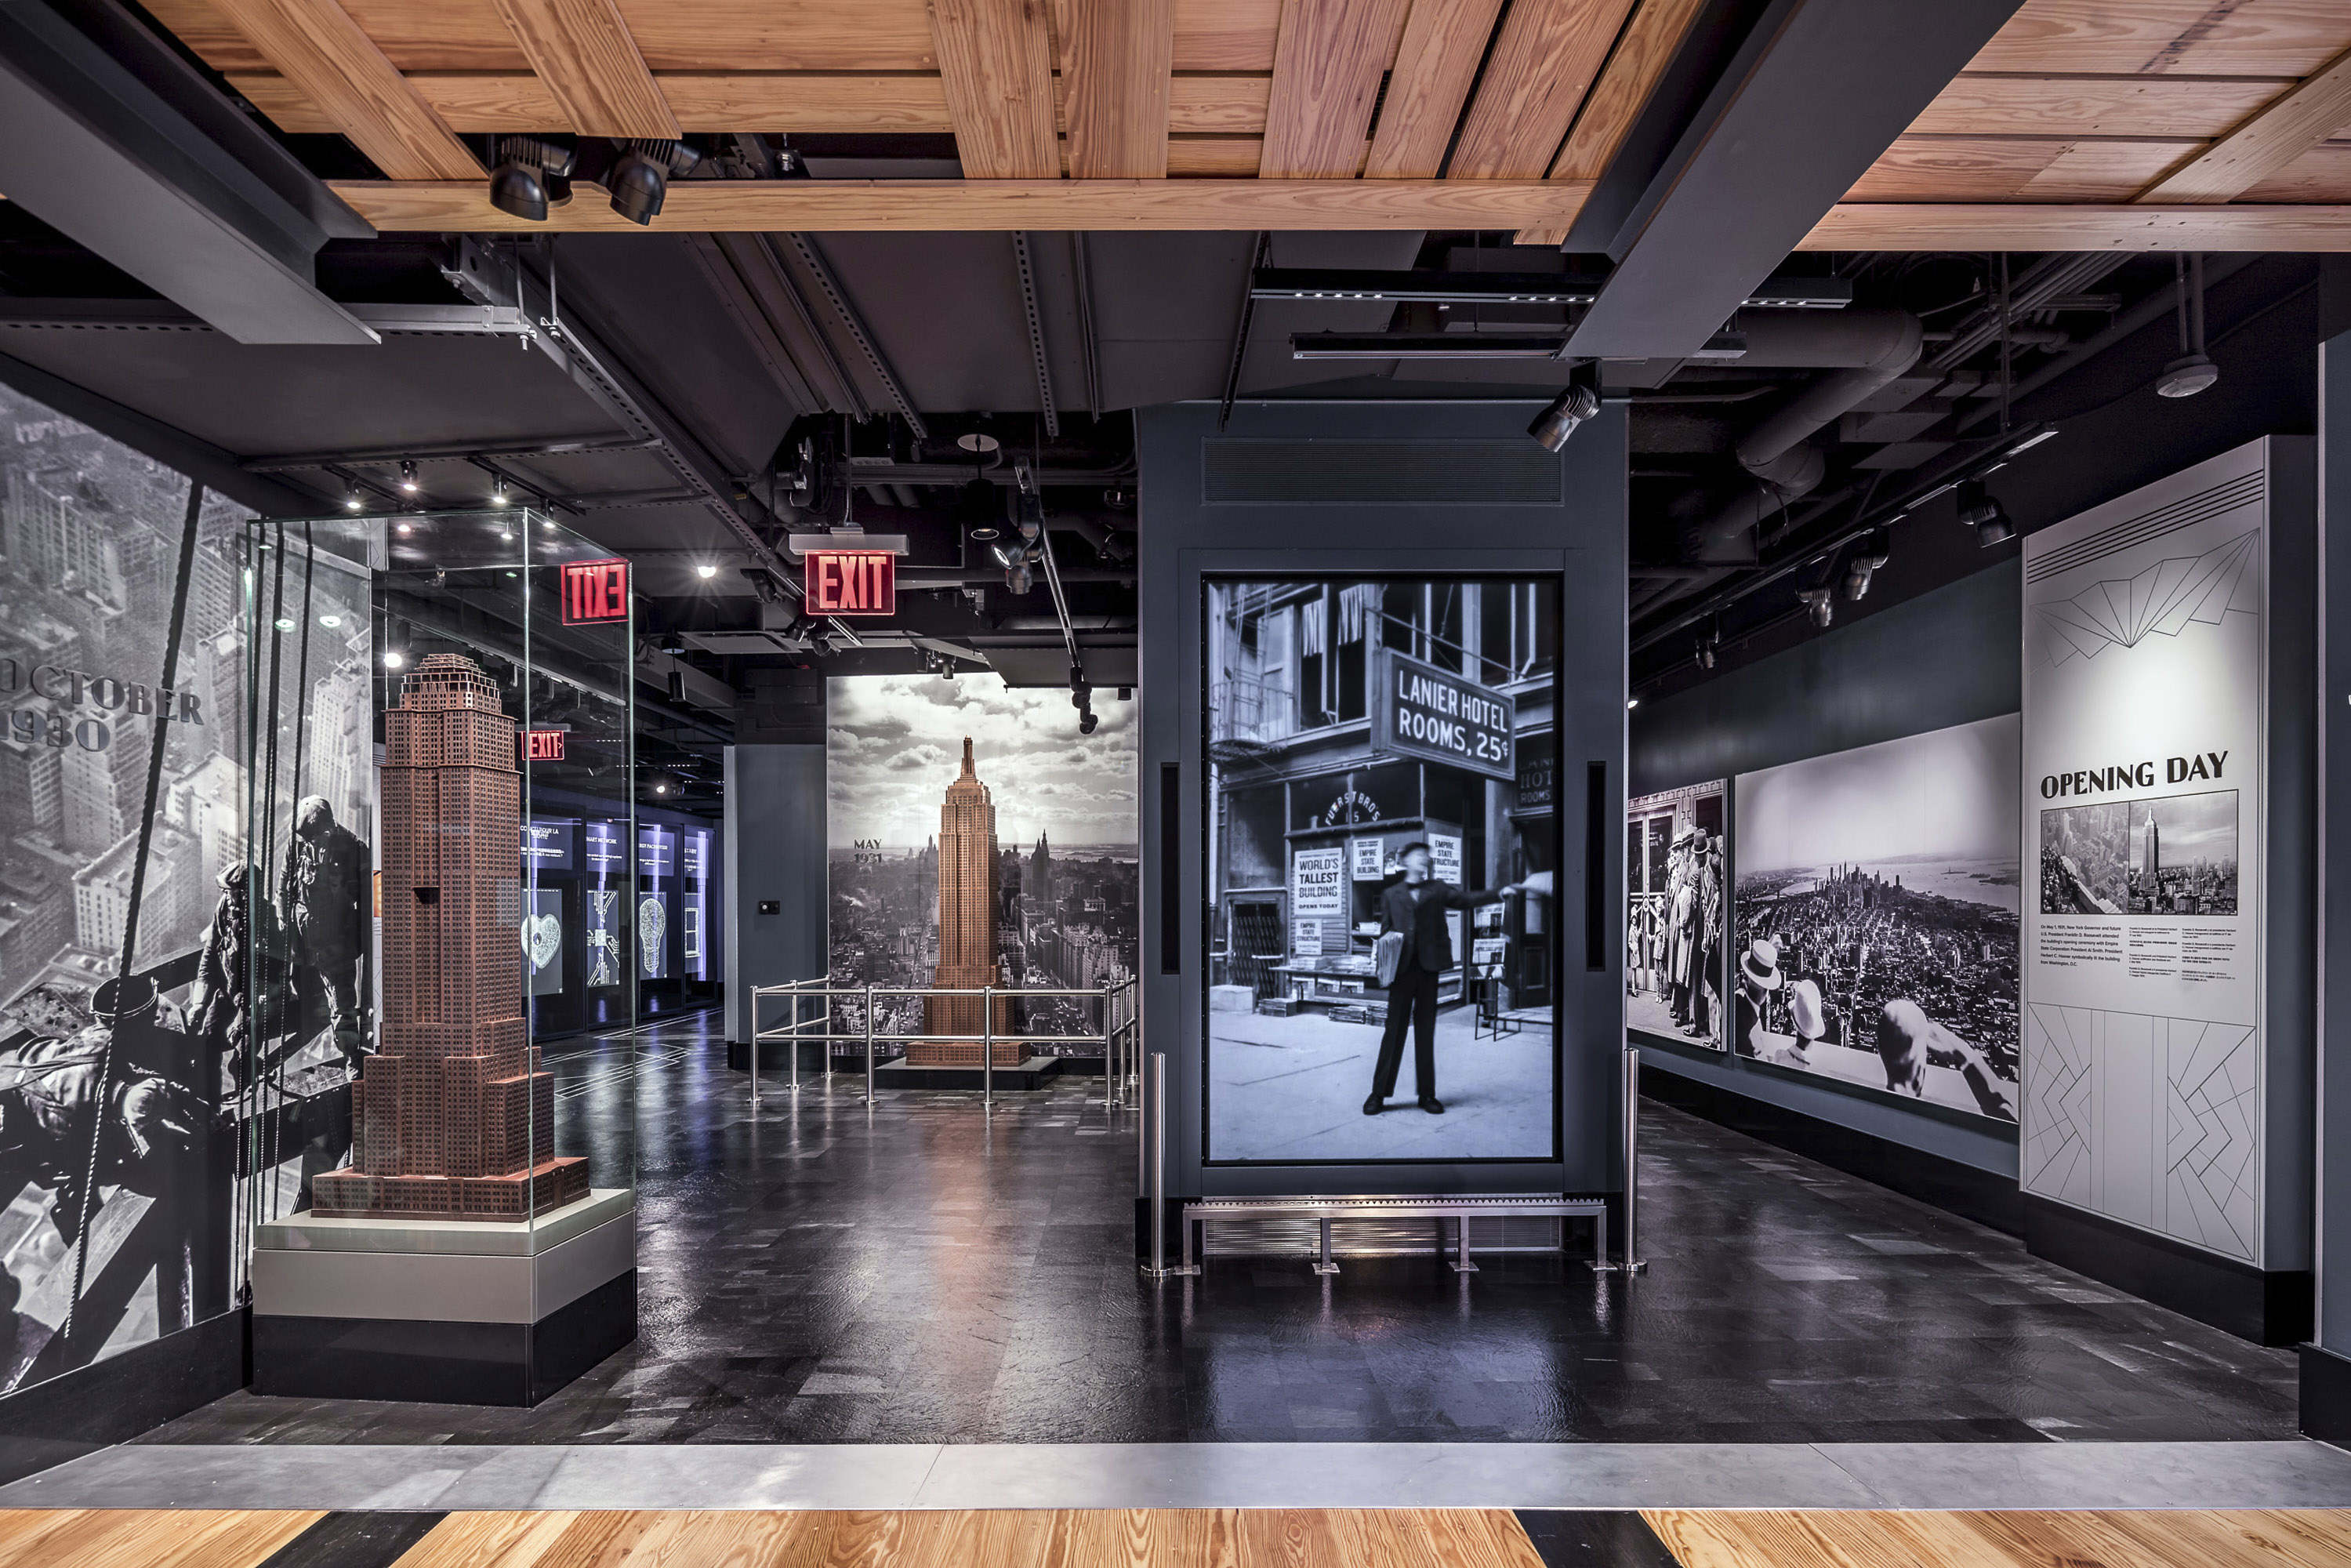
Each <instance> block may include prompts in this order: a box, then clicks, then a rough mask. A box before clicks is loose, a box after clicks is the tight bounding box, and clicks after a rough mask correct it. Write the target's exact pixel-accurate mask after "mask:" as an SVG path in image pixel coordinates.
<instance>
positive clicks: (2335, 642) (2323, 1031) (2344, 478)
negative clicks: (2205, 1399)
mask: <svg viewBox="0 0 2351 1568" xmlns="http://www.w3.org/2000/svg"><path fill="white" fill-rule="evenodd" d="M2319 386H2320V389H2321V390H2320V397H2319V401H2320V408H2321V411H2322V413H2321V419H2320V423H2319V497H2318V507H2319V513H2318V517H2319V528H2318V538H2319V545H2318V552H2319V569H2318V578H2319V592H2320V595H2321V598H2320V604H2319V617H2320V619H2319V628H2318V637H2319V681H2318V696H2319V702H2318V713H2319V731H2320V737H2321V738H2320V742H2319V746H2320V752H2319V758H2318V766H2319V786H2318V788H2319V815H2318V859H2319V864H2320V867H2321V869H2322V871H2323V873H2324V875H2323V878H2322V882H2321V892H2320V894H2319V898H2318V911H2317V913H2318V954H2319V975H2318V984H2317V993H2318V1020H2317V1023H2318V1083H2317V1101H2318V1127H2317V1143H2318V1148H2317V1161H2318V1181H2317V1187H2318V1214H2317V1226H2316V1230H2317V1246H2316V1249H2315V1250H2316V1254H2317V1257H2316V1266H2317V1270H2318V1336H2317V1337H2318V1343H2319V1344H2321V1345H2322V1346H2324V1347H2325V1348H2326V1349H2327V1350H2330V1351H2333V1352H2334V1353H2335V1354H2337V1355H2346V1356H2351V1152H2346V1151H2351V722H2346V711H2351V706H2346V705H2351V548H2346V544H2345V542H2344V539H2343V538H2342V536H2340V535H2337V534H2335V531H2334V530H2333V528H2331V527H2330V526H2329V525H2330V524H2331V523H2334V522H2338V521H2340V522H2345V523H2346V524H2351V332H2346V333H2345V334H2343V335H2342V336H2340V337H2337V338H2335V339H2333V340H2330V341H2328V342H2327V343H2326V344H2325V346H2324V347H2322V348H2321V349H2320V350H2319ZM2337 694H2343V695H2344V696H2345V698H2346V701H2345V703H2337V702H2336V700H2335V697H2336V695H2337ZM2336 1269H2341V1270H2344V1273H2343V1274H2341V1275H2339V1276H2338V1275H2336V1274H2335V1270H2336ZM2342 1419H2343V1417H2342V1416H2341V1414H2340V1412H2337V1413H2336V1415H2335V1421H2336V1424H2337V1427H2338V1428H2339V1427H2340V1424H2341V1421H2342ZM2304 1425H2305V1427H2306V1428H2308V1423H2307V1421H2305V1423H2304ZM2309 1429H2313V1430H2315V1428H2309ZM2329 1435H2330V1436H2332V1435H2333V1434H2332V1433H2330V1434H2329Z"/></svg>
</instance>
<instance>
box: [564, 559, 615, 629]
mask: <svg viewBox="0 0 2351 1568" xmlns="http://www.w3.org/2000/svg"><path fill="white" fill-rule="evenodd" d="M628 618H629V563H628V562H627V561H625V560H622V559H617V558H614V559H608V560H567V561H565V562H564V563H563V623H564V624H565V625H566V626H593V625H596V624H598V623H599V622H606V621H626V620H627V619H628Z"/></svg>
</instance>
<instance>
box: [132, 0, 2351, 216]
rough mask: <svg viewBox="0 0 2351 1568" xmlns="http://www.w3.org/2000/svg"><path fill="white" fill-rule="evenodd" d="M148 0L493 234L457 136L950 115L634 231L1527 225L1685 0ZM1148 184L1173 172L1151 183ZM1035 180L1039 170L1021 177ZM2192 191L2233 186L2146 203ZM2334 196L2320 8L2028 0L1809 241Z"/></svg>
mask: <svg viewBox="0 0 2351 1568" xmlns="http://www.w3.org/2000/svg"><path fill="white" fill-rule="evenodd" d="M148 9H149V10H150V11H151V12H152V14H153V15H154V16H156V17H157V18H158V19H159V20H160V21H162V23H163V24H164V25H165V26H169V27H170V28H171V29H172V30H173V31H174V32H175V33H177V34H178V36H179V37H181V38H182V39H183V41H184V42H185V43H186V44H188V46H189V47H192V48H193V49H194V50H195V51H196V53H197V54H199V55H200V56H202V57H204V59H205V60H206V61H207V62H208V63H210V64H211V65H213V66H214V68H218V69H219V70H221V71H222V72H224V73H225V75H226V76H227V77H228V78H229V80H230V81H231V83H232V84H233V85H234V86H235V89H237V90H238V91H240V92H242V93H243V94H244V95H245V96H246V98H247V99H249V100H250V101H251V102H252V103H253V104H254V105H255V107H256V109H257V110H260V111H261V112H262V113H263V114H265V115H266V116H268V117H269V119H270V120H273V121H274V122H276V123H277V125H279V126H280V127H281V128H283V129H285V130H287V131H303V132H319V131H332V132H340V133H342V134H344V135H346V136H348V137H350V140H351V141H353V142H354V143H355V144H356V145H358V146H359V147H360V150H361V151H362V152H366V153H367V154H368V156H369V157H370V158H371V159H372V160H373V161H374V162H376V163H377V164H378V166H379V167H381V169H382V170H383V171H384V172H385V174H386V175H387V176H388V177H389V178H390V180H392V181H393V182H397V183H400V184H402V185H405V186H406V187H408V188H406V189H394V188H392V187H389V186H386V185H384V184H381V183H348V184H345V185H343V186H340V187H339V188H340V189H342V190H343V191H344V193H345V194H346V195H347V196H348V197H349V198H350V200H351V201H352V202H353V204H355V205H357V206H358V207H359V208H360V211H361V212H363V213H365V214H369V215H370V216H371V217H372V218H374V219H375V220H376V221H377V222H378V223H379V224H380V225H387V226H397V225H411V226H418V225H421V226H432V227H448V228H476V229H485V228H510V227H514V226H517V225H513V224H512V223H510V222H508V221H507V220H505V219H503V218H501V217H499V216H498V215H497V214H496V213H495V212H494V211H493V209H491V208H490V207H489V205H488V204H487V201H486V195H485V194H484V192H483V190H482V188H481V187H482V182H481V178H480V172H479V169H478V167H477V165H476V163H475V160H474V158H473V155H472V154H471V153H470V152H467V151H466V149H465V146H464V144H463V143H461V142H460V141H457V140H456V137H455V135H453V134H452V133H453V132H455V133H475V132H486V131H493V132H494V131H513V132H520V131H540V132H577V133H580V134H590V135H616V136H621V135H625V136H668V135H674V134H678V133H680V132H688V133H693V132H702V133H708V132H718V131H761V132H769V133H775V132H782V133H787V134H803V135H806V134H823V133H861V132H932V133H952V134H953V135H954V136H955V138H956V146H957V148H958V150H959V152H960V154H961V160H962V163H963V168H964V173H965V176H966V180H965V182H964V183H966V184H968V185H971V186H973V187H975V188H973V189H970V190H965V191H956V190H949V189H941V188H937V187H929V186H926V187H925V188H924V189H923V190H921V191H915V190H911V189H910V190H905V191H899V192H894V193H893V192H891V191H889V190H886V189H878V188H874V187H870V186H867V185H864V184H861V183H850V182H809V183H800V188H799V189H798V190H795V191H792V192H788V193H765V192H758V193H755V192H754V191H752V190H751V189H749V186H750V185H751V184H753V183H751V182H728V183H727V188H726V192H725V193H723V199H722V193H716V192H714V193H707V194H705V193H692V194H691V195H689V194H688V191H687V189H686V188H685V187H690V186H691V185H693V184H695V182H684V183H682V186H681V188H680V189H678V190H674V191H673V193H672V195H671V201H670V204H669V205H668V206H667V207H666V208H665V209H664V214H663V215H662V217H661V219H660V220H659V225H660V226H662V227H665V228H690V227H716V228H729V227H737V228H754V227H764V226H770V225H772V224H773V223H774V222H775V221H777V219H778V214H784V213H789V214H794V221H795V222H796V223H797V224H799V226H807V227H830V228H845V227H853V226H857V225H860V224H864V223H871V222H879V221H883V220H884V218H885V217H886V218H887V219H888V221H893V222H916V221H923V218H922V215H923V214H928V215H929V219H928V221H935V222H937V223H941V224H944V225H948V226H956V227H991V226H992V227H1016V226H1023V225H1026V226H1082V227H1102V228H1118V227H1137V226H1164V225H1168V224H1170V223H1171V222H1173V221H1174V218H1173V216H1172V214H1182V215H1183V221H1185V222H1188V223H1197V224H1207V225H1214V226H1228V227H1239V226H1249V227H1258V226H1270V227H1339V228H1344V227H1364V228H1372V227H1408V226H1445V225H1458V224H1460V223H1461V222H1462V221H1463V219H1464V216H1465V214H1473V213H1475V214H1484V215H1485V216H1486V218H1487V219H1488V220H1489V222H1490V223H1491V224H1494V225H1511V226H1515V227H1517V228H1518V229H1519V231H1520V234H1521V237H1522V238H1524V239H1526V240H1527V241H1529V242H1556V240H1557V239H1558V238H1560V237H1561V236H1562V235H1564V234H1565V233H1566V230H1567V226H1568V225H1569V224H1570V223H1571V222H1572V221H1573V216H1574V214H1575V211H1576V209H1577V206H1578V205H1579V204H1580V203H1581V201H1582V198H1583V194H1584V193H1585V192H1586V191H1587V190H1588V189H1589V188H1590V184H1591V183H1592V182H1593V181H1594V180H1595V179H1597V178H1598V177H1599V176H1600V175H1601V174H1602V173H1603V172H1604V171H1605V170H1606V168H1607V166H1608V163H1609V162H1610V160H1611V159H1612V158H1613V157H1614V154H1615V152H1616V151H1617V149H1618V147H1619V145H1620V144H1621V142H1622V141H1623V138H1624V137H1625V133H1626V132H1627V131H1628V130H1629V129H1630V127H1631V125H1632V124H1633V122H1634V120H1635V117H1636V116H1637V115H1638V113H1639V111H1640V110H1641V108H1642V106H1643V105H1644V104H1645V103H1646V101H1647V99H1648V97H1649V94H1650V92H1651V91H1652V89H1654V87H1655V85H1656V81H1657V80H1658V78H1659V77H1660V75H1661V73H1662V72H1663V70H1664V69H1665V68H1666V65H1667V62H1668V61H1669V60H1670V59H1671V57H1672V55H1673V52H1674V50H1675V48H1676V47H1677V46H1678V45H1679V43H1680V42H1681V40H1682V38H1683V37H1684V36H1685V34H1686V33H1687V29H1688V28H1689V26H1691V24H1692V22H1693V20H1694V18H1695V17H1696V16H1697V15H1698V12H1699V11H1700V10H1701V9H1703V0H1511V3H1510V4H1509V5H1504V4H1502V0H856V3H854V4H846V5H844V4H841V0H340V3H339V0H149V4H148ZM1161 181H1164V182H1165V183H1168V184H1172V185H1186V186H1191V187H1196V188H1191V189H1186V190H1183V191H1180V192H1179V191H1160V190H1156V189H1155V188H1153V187H1152V185H1151V183H1152V182H1161ZM1005 182H1018V183H1019V191H1018V192H1017V193H1016V192H1015V191H1014V190H1013V189H1012V188H1011V187H1010V186H1008V185H1006V184H1003V183H1005ZM892 183H895V182H892ZM1056 183H1057V184H1059V185H1061V186H1062V187H1066V188H1064V189H1060V190H1051V189H1047V188H1046V187H1047V186H1048V185H1050V184H1056ZM810 185H816V186H820V187H823V188H822V189H810V188H809V186H810ZM990 186H993V187H995V189H994V192H993V194H991V193H990V190H989V189H988V188H987V187H990ZM1318 186H1332V187H1342V188H1333V189H1321V188H1316V187H1318ZM1468 186H1482V187H1484V189H1482V190H1480V191H1477V192H1475V193H1472V192H1471V191H1469V190H1467V189H1464V188H1463V187H1468ZM1210 187H1215V188H1210ZM1252 187H1254V188H1252ZM992 201H993V202H995V203H996V204H997V205H996V215H995V218H994V221H993V222H989V221H987V214H988V211H989V205H990V203H991V202H992ZM2214 205H2225V206H2227V207H2229V208H2230V209H2231V212H2230V214H2229V215H2228V216H2226V217H2225V218H2222V217H2220V216H2218V215H2217V214H2215V215H2210V216H2193V215H2191V216H2189V217H2183V218H2180V219H2179V221H2176V222H2175V221H2173V214H2180V213H2182V212H2183V210H2185V209H2189V208H2197V207H2209V206H2214ZM2338 207H2340V208H2351V0H2025V4H2024V5H2023V6H2022V9H2020V10H2019V11H2018V13H2017V14H2016V16H2014V18H2013V19H2012V20H2011V22H2010V24H2009V25H2008V26H2007V27H2005V28H2004V29H2003V30H2002V31H2001V34H2000V35H1999V36H1998V37H1996V38H1995V39H1994V40H1993V41H1992V42H1991V45H1990V46H1989V47H1986V48H1985V49H1984V50H1983V51H1982V53H1981V54H1980V55H1979V56H1978V57H1977V58H1976V59H1975V60H1974V61H1973V62H1972V63H1971V65H1970V68H1968V70H1967V71H1965V72H1964V73H1962V74H1961V75H1960V76H1959V78H1956V79H1955V80H1954V81H1953V82H1952V83H1951V84H1950V86H1949V88H1948V89H1945V91H1944V92H1943V93H1942V95H1941V96H1940V97H1939V98H1938V99H1936V101H1935V102H1934V103H1933V104H1932V105H1931V106H1930V107H1929V108H1928V110H1927V111H1926V112H1925V113H1924V114H1922V115H1921V116H1919V118H1918V120H1917V122H1916V123H1915V124H1913V125H1912V126H1911V127H1910V129H1909V131H1907V133H1905V134H1904V135H1903V136H1902V137H1900V138H1899V139H1898V140H1897V141H1896V142H1895V143H1894V145H1893V146H1891V147H1890V148H1888V149H1887V150H1886V152H1885V154H1884V155H1883V156H1882V157H1880V158H1879V159H1878V160H1877V161H1876V164H1875V165H1874V166H1873V167H1872V168H1871V169H1870V170H1869V171H1868V172H1867V173H1866V174H1865V175H1864V177H1863V178H1862V179H1861V181H1860V182H1859V183H1857V184H1856V185H1855V187H1854V188H1853V190H1852V191H1851V192H1850V193H1848V195H1847V197H1846V201H1845V204H1844V205H1843V206H1841V207H1839V208H1838V209H1837V210H1836V211H1835V212H1834V213H1832V214H1830V216H1829V218H1828V220H1827V221H1826V222H1824V223H1823V225H1822V228H1821V230H1820V232H1819V233H1817V234H1816V235H1814V236H1813V240H1812V242H1810V243H1811V245H1812V246H1813V247H1816V248H1824V247H1827V246H1830V245H1832V244H1841V243H1843V242H1844V240H1846V239H1850V238H1853V237H1855V236H1860V235H1866V236H1869V238H1870V239H1871V240H1872V242H1873V245H1874V247H1875V248H1896V249H1898V248H1921V249H1924V248H1952V247H1954V246H1958V247H1959V248H1967V247H1968V246H1969V245H1970V243H1972V244H1973V245H1975V246H1978V247H1980V246H1981V245H1983V244H1986V243H1989V242H1988V241H1982V240H1978V241H1973V242H1969V241H1966V240H1964V239H1962V238H1957V237H1955V234H1954V230H1955V228H1956V229H1964V228H1965V227H1966V226H1967V220H1966V218H1965V217H1964V215H1961V214H1967V213H1970V212H1976V213H1979V214H1981V215H1982V216H1983V217H1984V218H1985V219H1986V220H1987V221H1996V222H1997V223H1998V224H1999V225H2001V228H2002V232H2012V233H2020V234H2024V233H2036V232H2046V233H2052V234H2058V233H2062V234H2064V235H2068V236H2071V239H2072V242H2073V243H2074V244H2075V245H2078V246H2091V247H2102V246H2131V247H2152V248H2162V247H2166V246H2173V245H2178V244H2182V243H2185V241H2184V239H2183V238H2182V237H2181V236H2184V235H2190V234H2193V235H2197V236H2199V243H2203V242H2208V241H2212V240H2214V239H2215V237H2216V236H2220V237H2226V236H2231V235H2233V236H2236V246H2238V247H2251V248H2291V247H2294V246H2300V247H2303V248H2337V247H2338V246H2341V245H2343V244H2345V243H2351V242H2345V241H2343V240H2340V239H2332V240H2330V239H2328V238H2327V237H2326V236H2329V235H2339V234H2341V233H2342V232H2343V231H2344V230H2345V229H2346V225H2351V213H2346V212H2339V211H2335V210H2333V209H2335V208H2338ZM2282 209H2292V210H2282ZM1285 213H1291V214H1293V215H1292V216H1290V217H1285V215H1284V214H1285ZM609 216H610V214H606V213H604V212H603V210H602V204H601V203H600V202H596V201H593V200H590V201H581V202H574V203H572V204H569V206H567V207H564V208H561V209H559V210H558V212H557V214H556V215H555V217H554V219H553V220H552V222H551V225H549V226H552V227H559V228H564V227H597V228H602V227H608V226H612V225H608V224H607V223H606V222H605V219H606V218H607V217H609ZM803 220H805V221H803ZM1049 220H1050V221H1049ZM1985 232H1987V233H1988V232H1990V231H1989V230H1986V231H1985ZM2263 235H2273V236H2276V239H2277V243H2275V244H2270V243H2265V242H2264V240H2263ZM2289 242H2290V243H2289ZM2214 247H2215V248H2219V246H2217V245H2216V246H2214Z"/></svg>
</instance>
